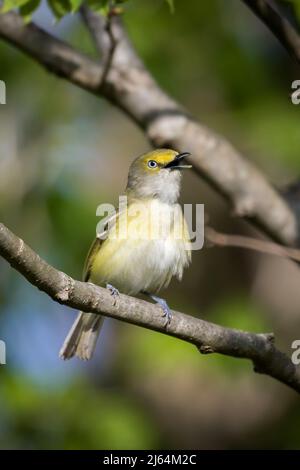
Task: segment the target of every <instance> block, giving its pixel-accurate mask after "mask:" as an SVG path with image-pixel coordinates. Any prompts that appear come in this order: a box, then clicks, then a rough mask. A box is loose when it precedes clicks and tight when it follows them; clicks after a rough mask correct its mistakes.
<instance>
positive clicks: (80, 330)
mask: <svg viewBox="0 0 300 470" xmlns="http://www.w3.org/2000/svg"><path fill="white" fill-rule="evenodd" d="M103 320H104V318H103V317H102V316H100V315H95V314H94V313H83V312H79V314H78V316H77V318H76V320H75V322H74V323H73V325H72V328H71V329H70V331H69V334H68V336H67V337H66V339H65V341H64V344H63V346H62V348H61V350H60V352H59V356H60V357H61V358H62V359H71V357H73V356H76V357H79V359H83V360H86V361H87V360H88V359H91V357H92V355H93V352H94V350H95V347H96V342H97V338H98V335H99V333H100V330H101V327H102V324H103Z"/></svg>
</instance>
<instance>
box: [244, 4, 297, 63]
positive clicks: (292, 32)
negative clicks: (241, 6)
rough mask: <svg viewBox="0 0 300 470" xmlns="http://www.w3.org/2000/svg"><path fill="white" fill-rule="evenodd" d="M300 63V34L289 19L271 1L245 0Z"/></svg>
mask: <svg viewBox="0 0 300 470" xmlns="http://www.w3.org/2000/svg"><path fill="white" fill-rule="evenodd" d="M243 2H244V3H245V4H246V5H248V7H249V8H251V10H252V11H253V12H254V13H255V15H256V16H258V17H259V18H260V19H261V20H262V21H263V23H265V25H266V26H267V27H268V28H269V29H270V30H271V31H272V33H273V34H274V35H275V36H276V37H277V39H278V40H279V42H280V43H281V44H282V45H283V46H284V47H285V48H286V50H287V51H288V52H289V53H290V54H291V55H292V56H293V57H294V58H295V59H296V60H297V62H298V63H300V34H299V32H298V31H297V29H296V28H295V27H294V25H293V24H292V23H291V21H290V20H289V18H288V17H286V16H284V14H283V12H282V11H280V10H279V8H278V6H277V5H276V2H274V1H270V0H243Z"/></svg>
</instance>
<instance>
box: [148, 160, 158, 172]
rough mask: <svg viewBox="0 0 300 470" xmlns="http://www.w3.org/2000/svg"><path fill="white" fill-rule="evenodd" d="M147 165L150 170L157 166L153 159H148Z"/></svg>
mask: <svg viewBox="0 0 300 470" xmlns="http://www.w3.org/2000/svg"><path fill="white" fill-rule="evenodd" d="M148 167H149V168H151V170H153V169H154V168H157V163H156V161H155V160H149V162H148Z"/></svg>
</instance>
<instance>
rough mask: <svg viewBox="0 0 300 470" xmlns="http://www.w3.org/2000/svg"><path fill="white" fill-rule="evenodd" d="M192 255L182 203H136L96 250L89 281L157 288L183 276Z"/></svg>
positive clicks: (132, 290) (128, 288)
mask: <svg viewBox="0 0 300 470" xmlns="http://www.w3.org/2000/svg"><path fill="white" fill-rule="evenodd" d="M190 258H191V252H190V244H189V234H188V229H187V226H186V222H185V220H184V217H183V214H182V210H181V208H180V206H179V205H178V204H173V205H170V204H165V203H162V202H160V201H159V200H157V199H151V200H148V201H143V202H137V201H133V202H132V203H131V204H129V205H128V208H127V209H126V210H124V211H123V212H121V213H120V214H118V216H117V218H116V219H115V222H114V223H113V225H112V226H111V227H109V229H108V233H107V238H106V239H105V240H104V241H103V243H102V244H101V246H100V248H99V250H98V251H97V252H96V253H95V254H94V259H93V262H92V266H91V273H90V280H91V281H92V282H94V283H96V284H100V285H101V284H104V283H106V282H108V283H110V284H112V285H114V286H115V287H117V288H118V289H119V290H120V291H121V292H124V293H128V294H136V293H138V292H140V291H142V290H144V291H149V292H156V291H158V290H159V289H160V288H162V287H165V286H166V285H167V284H168V283H169V282H170V280H171V278H172V276H177V277H179V278H181V276H182V271H183V269H184V267H185V266H186V265H187V264H188V263H189V261H190Z"/></svg>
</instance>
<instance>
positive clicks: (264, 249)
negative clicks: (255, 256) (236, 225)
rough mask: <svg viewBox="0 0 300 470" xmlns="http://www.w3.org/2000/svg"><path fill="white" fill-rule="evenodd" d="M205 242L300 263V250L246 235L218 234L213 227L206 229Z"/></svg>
mask: <svg viewBox="0 0 300 470" xmlns="http://www.w3.org/2000/svg"><path fill="white" fill-rule="evenodd" d="M205 240H206V241H207V242H208V243H209V244H210V245H213V246H224V247H227V246H230V247H233V248H245V249H247V250H253V251H258V252H260V253H263V254H268V255H275V256H281V257H282V258H288V259H291V260H293V261H297V262H298V263H299V262H300V250H298V249H297V248H288V247H285V246H283V245H279V244H278V243H272V242H270V241H267V240H260V239H258V238H252V237H246V236H244V235H232V234H228V233H221V232H217V231H216V230H215V229H213V228H212V227H205Z"/></svg>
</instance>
